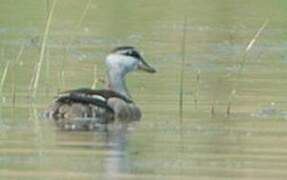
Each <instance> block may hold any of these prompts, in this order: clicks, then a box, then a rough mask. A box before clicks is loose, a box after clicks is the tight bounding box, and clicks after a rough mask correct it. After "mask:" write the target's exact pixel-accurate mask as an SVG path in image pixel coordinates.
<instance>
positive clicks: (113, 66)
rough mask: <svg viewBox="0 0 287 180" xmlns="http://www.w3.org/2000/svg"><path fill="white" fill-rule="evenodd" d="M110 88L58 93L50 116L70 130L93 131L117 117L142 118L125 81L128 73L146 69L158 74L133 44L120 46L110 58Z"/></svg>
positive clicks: (122, 119)
mask: <svg viewBox="0 0 287 180" xmlns="http://www.w3.org/2000/svg"><path fill="white" fill-rule="evenodd" d="M106 65H107V67H108V70H107V76H108V86H107V89H101V90H94V89H89V88H81V89H75V90H69V91H65V92H63V93H61V94H60V95H58V96H57V97H56V99H55V101H54V102H53V104H52V105H51V106H50V108H49V111H48V114H49V117H51V118H52V119H54V120H55V122H56V125H57V126H58V127H60V128H61V129H66V130H93V129H96V128H97V127H98V126H99V124H107V123H110V122H113V121H114V120H120V121H138V120H140V118H141V111H140V109H139V108H138V106H137V105H136V104H135V103H134V102H133V100H132V98H131V96H130V94H129V92H128V90H127V87H126V83H125V76H126V74H127V73H129V72H132V71H135V70H137V69H143V70H145V71H147V72H150V73H154V72H155V70H154V69H153V68H152V67H151V66H149V65H148V64H147V63H146V62H145V61H144V60H143V58H142V56H141V55H140V54H139V53H138V52H137V50H136V49H135V48H133V47H119V48H116V49H115V50H114V51H113V52H112V53H111V54H110V55H109V56H107V58H106Z"/></svg>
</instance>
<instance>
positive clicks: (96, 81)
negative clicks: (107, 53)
mask: <svg viewBox="0 0 287 180" xmlns="http://www.w3.org/2000/svg"><path fill="white" fill-rule="evenodd" d="M98 81H99V80H98V78H97V65H96V64H95V65H94V82H93V84H92V89H96V87H97V84H98Z"/></svg>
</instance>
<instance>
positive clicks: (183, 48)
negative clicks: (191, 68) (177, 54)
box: [179, 17, 187, 123]
mask: <svg viewBox="0 0 287 180" xmlns="http://www.w3.org/2000/svg"><path fill="white" fill-rule="evenodd" d="M186 26H187V17H184V24H183V32H182V41H181V51H182V52H181V53H182V59H181V68H180V83H179V120H180V123H182V118H183V91H184V87H183V84H184V69H185V68H184V66H185V56H186V31H187V30H186Z"/></svg>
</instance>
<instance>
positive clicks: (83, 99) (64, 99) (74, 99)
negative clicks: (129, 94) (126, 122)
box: [56, 94, 114, 113]
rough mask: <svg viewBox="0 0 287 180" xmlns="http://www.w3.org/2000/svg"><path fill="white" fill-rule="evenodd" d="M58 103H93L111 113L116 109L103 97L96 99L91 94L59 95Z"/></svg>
mask: <svg viewBox="0 0 287 180" xmlns="http://www.w3.org/2000/svg"><path fill="white" fill-rule="evenodd" d="M56 103H59V104H71V103H81V104H87V105H89V104H91V105H95V106H99V107H101V108H104V109H106V110H107V111H109V112H111V113H114V110H113V109H112V108H111V107H110V106H109V105H108V104H107V102H106V101H103V100H101V99H96V98H93V97H89V96H78V95H74V94H70V95H67V96H61V97H59V98H58V99H56Z"/></svg>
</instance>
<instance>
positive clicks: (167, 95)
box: [0, 0, 287, 180]
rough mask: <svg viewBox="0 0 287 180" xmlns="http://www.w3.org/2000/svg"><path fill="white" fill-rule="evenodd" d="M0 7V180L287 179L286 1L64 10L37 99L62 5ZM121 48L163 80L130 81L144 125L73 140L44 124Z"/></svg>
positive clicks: (108, 2) (67, 4) (107, 0)
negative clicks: (58, 99) (136, 54)
mask: <svg viewBox="0 0 287 180" xmlns="http://www.w3.org/2000/svg"><path fill="white" fill-rule="evenodd" d="M0 4H1V6H0V9H1V11H0V58H1V59H0V62H1V64H0V77H1V81H0V82H2V79H3V85H1V83H0V85H1V86H0V88H1V109H0V164H1V166H0V177H1V179H29V180H31V179H196V180H200V179H203V180H205V179H218V180H221V179H252V180H256V179H260V180H264V179H268V180H269V179H286V177H287V172H286V169H287V150H286V149H287V138H286V137H287V133H286V128H287V121H286V120H287V101H286V88H287V80H286V77H287V71H286V68H287V57H286V54H287V44H286V27H287V23H286V18H285V17H286V16H287V13H286V9H287V4H286V2H285V1H283V0H274V1H262V0H254V1H252V2H250V1H247V0H240V1H235V0H228V1H227V0H222V1H214V0H180V1H166V0H165V1H164V0H158V1H143V0H137V1H133V0H126V1H125V2H121V1H116V0H99V1H95V0H92V1H90V0H86V1H76V0H69V1H68V0H61V1H58V2H57V4H56V6H55V11H54V14H53V17H52V21H51V27H50V29H49V35H48V41H47V49H46V53H45V59H44V62H43V64H42V69H41V74H40V83H39V86H38V89H37V98H36V99H31V94H32V90H31V88H30V87H31V82H33V77H35V75H34V72H35V66H36V64H37V63H38V61H39V57H40V50H41V39H42V36H43V32H44V30H45V26H46V22H47V16H48V12H49V9H50V8H51V6H52V1H51V0H50V1H49V0H47V1H33V0H22V1H19V2H18V1H17V2H16V1H10V0H0ZM185 17H187V25H186V26H184V18H185ZM266 19H269V24H268V25H267V27H266V28H265V29H264V31H263V32H262V34H261V35H260V36H259V38H258V39H257V41H256V43H255V45H254V46H253V47H252V49H251V50H250V51H249V52H248V53H247V54H246V56H245V58H244V54H245V48H246V46H247V45H248V43H249V41H250V40H251V39H252V38H253V36H254V35H255V33H256V31H257V30H258V29H259V28H260V26H262V24H263V23H264V21H265V20H266ZM184 29H185V30H186V39H185V41H186V51H185V52H186V53H185V60H186V61H185V65H184V81H183V82H184V83H183V85H184V86H183V119H182V120H180V119H179V94H180V92H179V89H180V88H179V85H180V83H179V82H180V71H181V60H182V56H183V54H182V37H183V31H184ZM118 45H133V46H136V47H138V48H139V49H140V50H142V51H143V52H144V56H145V57H146V59H147V61H148V62H150V63H151V64H153V65H154V66H155V67H156V68H157V69H158V73H157V74H155V75H149V74H144V73H140V72H139V73H133V74H131V75H130V76H129V77H128V84H129V87H130V91H131V92H132V95H133V97H134V99H135V101H136V102H137V103H138V105H139V106H140V107H141V109H142V111H143V113H144V118H143V119H142V121H141V122H139V123H137V124H132V125H128V127H125V126H123V127H119V126H118V125H116V126H115V127H114V128H113V130H112V131H110V132H109V133H105V132H63V131H59V130H57V129H56V128H55V127H54V126H53V124H52V123H50V122H47V121H45V120H43V118H41V113H42V112H43V111H44V109H45V108H46V107H47V106H48V104H49V102H50V101H51V100H52V98H53V97H54V96H55V95H56V94H57V92H59V91H62V90H65V89H70V88H77V87H91V86H92V84H93V82H94V79H95V77H98V78H104V77H105V69H104V63H103V59H104V57H105V55H106V54H107V53H108V52H109V51H110V50H111V49H112V48H114V47H115V46H118ZM242 62H244V63H243V66H241V64H242ZM5 71H7V75H6V77H5V78H3V74H5ZM97 87H99V88H100V87H103V83H101V82H100V81H99V82H98V83H97ZM228 107H229V108H230V114H227V113H226V112H227V109H228Z"/></svg>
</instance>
